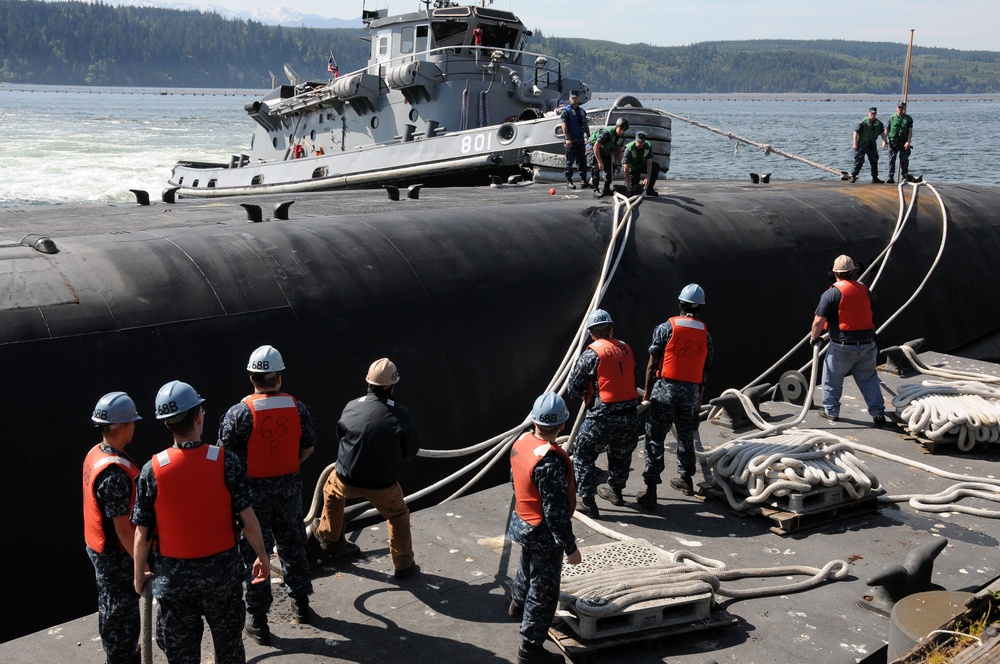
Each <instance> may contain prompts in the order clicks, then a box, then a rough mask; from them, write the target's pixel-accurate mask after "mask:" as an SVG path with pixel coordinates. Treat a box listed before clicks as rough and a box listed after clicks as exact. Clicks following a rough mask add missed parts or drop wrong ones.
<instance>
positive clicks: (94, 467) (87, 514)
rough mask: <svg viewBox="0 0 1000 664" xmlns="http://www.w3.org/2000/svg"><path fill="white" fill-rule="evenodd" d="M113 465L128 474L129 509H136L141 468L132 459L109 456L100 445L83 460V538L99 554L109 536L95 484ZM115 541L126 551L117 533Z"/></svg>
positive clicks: (114, 455)
mask: <svg viewBox="0 0 1000 664" xmlns="http://www.w3.org/2000/svg"><path fill="white" fill-rule="evenodd" d="M112 464H113V465H116V466H120V467H121V468H122V470H124V471H125V472H126V473H128V477H129V480H131V483H132V499H131V501H129V508H132V507H135V479H136V478H137V477H139V467H138V466H137V465H135V464H134V463H133V462H132V461H131V460H130V459H127V458H125V457H123V456H119V455H117V454H108V453H107V452H105V451H104V450H102V449H101V446H100V445H94V447H93V448H92V449H91V450H90V452H88V453H87V457H86V458H85V459H84V460H83V537H84V539H85V540H86V542H87V546H89V547H90V548H91V549H93V550H94V551H96V552H97V553H104V547H105V546H106V545H107V540H108V535H107V534H106V533H105V532H104V519H103V517H102V515H101V506H100V505H98V504H97V494H96V493H95V491H94V489H95V487H94V483H95V482H97V478H98V476H99V475H100V474H101V471H102V470H104V469H105V468H107V467H108V466H110V465H112ZM134 530H135V528H134V527H133V531H134ZM114 539H115V541H116V542H118V548H119V549H121V550H122V551H125V548H124V547H123V546H122V544H121V542H120V541H119V540H118V536H117V533H115V534H114Z"/></svg>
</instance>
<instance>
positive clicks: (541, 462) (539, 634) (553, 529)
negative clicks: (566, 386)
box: [507, 392, 582, 664]
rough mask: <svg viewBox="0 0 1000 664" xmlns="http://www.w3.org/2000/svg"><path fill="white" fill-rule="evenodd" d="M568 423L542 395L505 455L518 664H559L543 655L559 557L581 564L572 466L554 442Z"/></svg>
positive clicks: (553, 397) (551, 397) (557, 403)
mask: <svg viewBox="0 0 1000 664" xmlns="http://www.w3.org/2000/svg"><path fill="white" fill-rule="evenodd" d="M568 419H569V410H568V409H567V408H566V402H565V401H563V399H562V397H560V396H559V395H558V394H556V393H554V392H546V393H545V394H543V395H541V396H540V397H538V398H537V399H536V400H535V404H534V406H533V407H532V409H531V420H532V422H533V426H532V430H531V431H526V432H524V433H523V434H522V435H521V437H520V438H518V439H517V441H516V442H515V443H514V446H513V447H512V448H511V452H510V475H511V482H512V483H513V484H514V513H513V514H511V515H510V524H509V525H508V528H507V536H508V537H510V539H511V540H513V541H514V542H517V543H518V544H520V545H521V558H520V563H519V565H518V569H517V574H516V576H515V577H514V582H513V584H511V588H510V592H511V602H510V608H509V609H508V612H509V613H510V615H511V617H515V618H516V617H521V647H520V648H519V649H518V651H517V662H518V664H535V663H544V662H563V661H564V660H563V656H562V655H560V654H558V653H552V652H549V651H547V650H545V638H546V636H547V634H548V630H549V625H551V624H552V619H553V618H554V617H555V613H556V606H557V605H558V603H559V581H560V578H561V576H562V558H563V553H565V554H566V560H567V562H569V564H571V565H577V564H579V563H580V561H581V559H582V556H581V554H580V550H579V549H578V548H577V547H576V536H575V535H574V534H573V523H572V518H573V509H574V507H575V503H576V487H575V482H574V480H573V461H572V460H571V459H570V458H569V455H568V454H566V452H565V451H564V450H563V449H562V448H561V447H559V445H557V444H556V442H555V441H556V438H557V437H558V435H559V432H560V431H562V430H563V427H564V426H565V425H566V420H568Z"/></svg>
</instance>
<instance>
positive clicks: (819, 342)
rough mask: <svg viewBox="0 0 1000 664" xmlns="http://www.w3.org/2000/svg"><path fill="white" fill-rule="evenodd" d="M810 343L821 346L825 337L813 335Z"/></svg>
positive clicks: (817, 346)
mask: <svg viewBox="0 0 1000 664" xmlns="http://www.w3.org/2000/svg"><path fill="white" fill-rule="evenodd" d="M809 343H811V344H812V345H813V346H815V347H816V348H819V347H820V346H822V345H823V337H813V338H812V339H810V340H809Z"/></svg>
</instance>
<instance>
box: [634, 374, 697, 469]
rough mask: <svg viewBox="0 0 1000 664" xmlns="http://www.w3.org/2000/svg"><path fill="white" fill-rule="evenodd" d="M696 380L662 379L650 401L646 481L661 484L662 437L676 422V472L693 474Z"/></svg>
mask: <svg viewBox="0 0 1000 664" xmlns="http://www.w3.org/2000/svg"><path fill="white" fill-rule="evenodd" d="M700 389H701V387H700V386H699V385H698V384H697V383H686V382H683V381H674V380H662V379H661V380H659V381H657V385H656V387H655V388H654V389H653V398H652V399H651V400H650V402H649V419H647V420H646V469H645V470H644V471H643V472H642V479H643V480H644V481H645V482H646V484H659V483H660V482H661V480H660V474H661V473H663V469H664V462H663V441H664V440H666V438H667V434H668V433H669V432H670V427H671V426H674V425H676V426H677V474H678V475H680V476H681V477H692V478H693V477H694V473H695V457H694V434H695V431H697V430H698V423H699V420H698V412H697V411H698V398H699V392H700Z"/></svg>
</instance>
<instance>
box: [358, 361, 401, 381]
mask: <svg viewBox="0 0 1000 664" xmlns="http://www.w3.org/2000/svg"><path fill="white" fill-rule="evenodd" d="M365 380H366V381H368V384H369V385H378V386H380V387H388V386H389V385H395V384H396V383H398V382H399V372H398V371H396V365H395V364H393V363H392V360H390V359H389V358H388V357H383V358H382V359H379V360H375V361H374V362H372V365H371V366H370V367H368V375H367V376H365Z"/></svg>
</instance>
